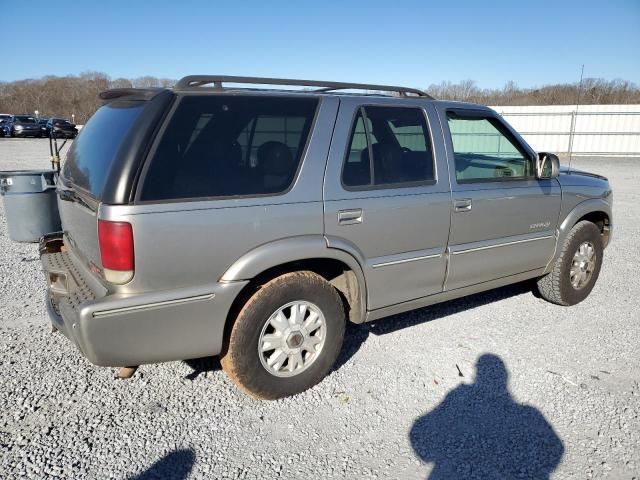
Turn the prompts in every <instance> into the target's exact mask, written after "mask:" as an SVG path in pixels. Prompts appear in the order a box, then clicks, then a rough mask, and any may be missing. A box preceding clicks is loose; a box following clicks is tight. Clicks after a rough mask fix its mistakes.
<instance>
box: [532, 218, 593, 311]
mask: <svg viewBox="0 0 640 480" xmlns="http://www.w3.org/2000/svg"><path fill="white" fill-rule="evenodd" d="M602 252H603V248H602V237H601V235H600V229H599V228H598V227H597V226H596V225H595V224H594V223H592V222H589V221H581V222H578V223H577V224H576V225H575V226H574V227H573V228H572V229H571V231H570V232H569V235H567V238H566V239H565V241H564V245H563V246H562V251H561V252H560V256H559V257H558V259H557V260H556V262H555V264H554V266H553V270H551V272H550V273H549V274H547V275H545V276H544V277H542V278H540V279H539V280H538V291H539V292H540V295H542V297H543V298H544V299H546V300H548V301H549V302H552V303H555V304H558V305H575V304H576V303H580V302H581V301H583V300H584V299H585V298H587V296H588V295H589V293H591V290H592V289H593V286H594V285H595V283H596V280H597V279H598V275H599V274H600V268H601V266H602Z"/></svg>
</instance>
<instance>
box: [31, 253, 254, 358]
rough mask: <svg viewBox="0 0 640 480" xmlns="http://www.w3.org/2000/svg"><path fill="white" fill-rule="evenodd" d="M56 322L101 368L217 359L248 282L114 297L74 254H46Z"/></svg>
mask: <svg viewBox="0 0 640 480" xmlns="http://www.w3.org/2000/svg"><path fill="white" fill-rule="evenodd" d="M41 259H42V264H43V267H44V270H45V276H46V280H47V285H48V287H47V310H48V312H49V316H50V318H51V321H52V323H53V324H54V325H55V326H56V328H58V329H59V330H60V331H61V332H62V333H64V335H65V336H66V337H67V338H69V339H70V340H71V341H72V342H73V343H75V344H76V346H77V347H78V349H79V350H80V351H81V352H82V354H83V355H84V356H85V357H87V358H88V359H89V361H91V362H92V363H94V364H96V365H103V366H114V367H120V366H131V365H140V364H144V363H156V362H163V361H170V360H182V359H187V358H197V357H203V356H209V355H217V354H219V353H220V351H221V349H222V341H223V336H224V327H225V322H226V319H227V314H228V312H229V309H230V308H231V304H232V303H233V301H234V299H235V298H236V296H237V294H238V293H239V292H240V290H241V289H242V288H243V287H244V286H245V285H246V284H247V282H229V283H213V284H209V285H203V286H199V287H190V288H182V289H175V290H171V291H161V292H151V293H143V294H136V295H133V294H127V295H125V294H112V293H108V292H107V290H106V289H105V288H104V287H103V286H102V285H101V284H100V283H99V282H98V281H97V280H96V279H95V278H93V279H92V278H91V277H92V275H91V274H90V273H89V272H88V271H86V270H84V271H83V267H82V266H81V264H80V263H79V260H78V258H77V257H76V256H75V255H74V254H73V253H70V252H66V251H65V252H57V253H43V254H42V256H41Z"/></svg>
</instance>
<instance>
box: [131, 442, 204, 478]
mask: <svg viewBox="0 0 640 480" xmlns="http://www.w3.org/2000/svg"><path fill="white" fill-rule="evenodd" d="M195 461H196V454H195V453H194V451H193V450H192V449H191V448H183V449H181V450H176V451H174V452H171V453H169V454H167V455H165V456H164V457H162V458H161V459H160V460H158V461H157V462H156V463H154V464H153V465H151V466H150V467H149V468H148V469H147V470H145V471H144V472H142V473H140V474H138V475H136V476H134V477H130V480H184V479H185V478H187V477H188V476H189V473H191V469H192V468H193V464H194V463H195Z"/></svg>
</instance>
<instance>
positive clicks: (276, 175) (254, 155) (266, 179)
mask: <svg viewBox="0 0 640 480" xmlns="http://www.w3.org/2000/svg"><path fill="white" fill-rule="evenodd" d="M317 105H318V101H317V100H316V99H314V98H284V97H265V96H250V95H247V96H245V95H243V96H187V97H184V98H183V99H182V101H181V102H180V105H179V106H178V108H177V109H176V112H175V113H174V115H173V117H172V118H171V121H170V122H169V125H168V126H167V128H166V130H165V133H164V136H163V138H162V139H161V140H160V143H159V145H158V147H157V149H156V151H155V154H154V156H153V158H152V159H151V163H150V165H149V169H148V171H147V174H146V175H145V180H144V185H143V187H142V193H141V200H143V201H153V200H172V199H186V198H207V197H233V196H256V195H275V194H278V193H282V192H284V191H286V190H287V189H288V188H289V187H290V186H291V184H292V183H293V180H294V178H295V175H296V172H297V170H298V166H299V164H300V160H301V158H302V154H303V152H304V149H305V145H306V143H307V139H308V137H309V131H310V130H311V124H312V122H313V118H314V116H315V111H316V108H317Z"/></svg>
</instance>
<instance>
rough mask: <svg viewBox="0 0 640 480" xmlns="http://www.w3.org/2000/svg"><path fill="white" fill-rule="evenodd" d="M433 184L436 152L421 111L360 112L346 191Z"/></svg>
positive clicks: (378, 109) (345, 170)
mask: <svg viewBox="0 0 640 480" xmlns="http://www.w3.org/2000/svg"><path fill="white" fill-rule="evenodd" d="M433 180H434V168H433V152H432V149H431V141H430V138H429V134H428V130H427V123H426V120H425V117H424V113H423V111H422V110H421V109H419V108H406V107H371V106H370V107H363V108H360V110H359V111H358V114H357V115H356V118H355V120H354V124H353V129H352V131H351V139H350V142H349V147H348V150H347V154H346V158H345V161H344V167H343V171H342V182H343V184H344V185H345V186H346V187H348V188H349V187H351V188H354V187H355V188H357V187H365V188H367V187H376V186H384V185H400V186H402V184H404V185H411V184H416V183H423V182H431V181H433Z"/></svg>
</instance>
